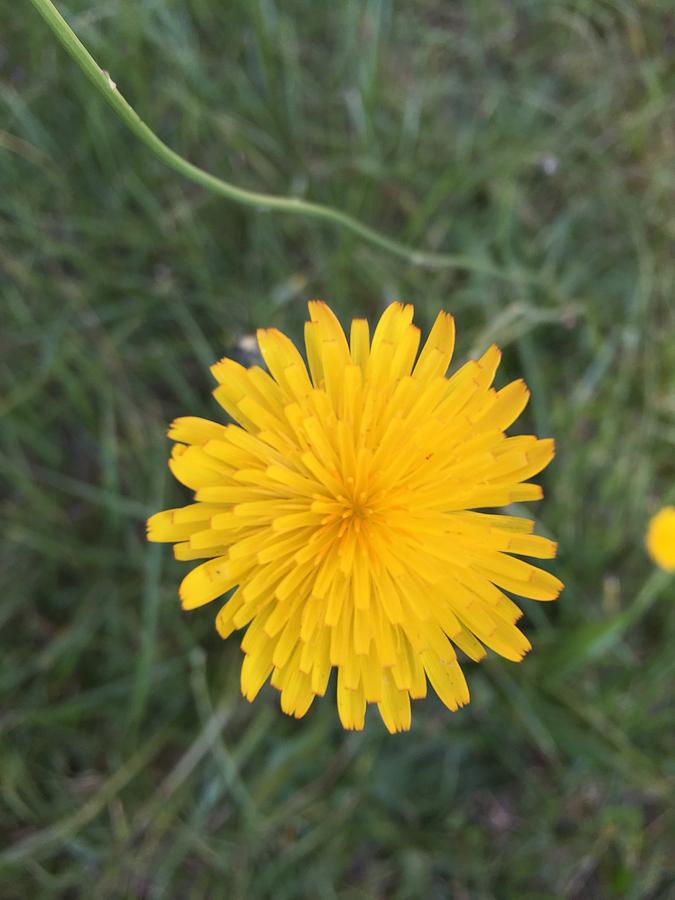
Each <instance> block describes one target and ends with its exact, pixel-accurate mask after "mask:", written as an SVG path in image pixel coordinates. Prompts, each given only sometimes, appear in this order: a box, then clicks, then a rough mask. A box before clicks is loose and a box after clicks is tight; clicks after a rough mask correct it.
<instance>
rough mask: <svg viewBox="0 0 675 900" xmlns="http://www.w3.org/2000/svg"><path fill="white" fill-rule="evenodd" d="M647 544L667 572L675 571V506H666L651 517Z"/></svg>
mask: <svg viewBox="0 0 675 900" xmlns="http://www.w3.org/2000/svg"><path fill="white" fill-rule="evenodd" d="M646 544H647V550H648V551H649V555H650V556H651V558H652V559H653V560H654V562H655V563H656V564H657V565H658V566H660V567H661V568H662V569H664V570H665V571H666V572H675V506H664V508H663V509H661V510H659V512H657V513H656V515H655V516H654V517H653V518H652V519H651V521H650V523H649V527H648V529H647V537H646Z"/></svg>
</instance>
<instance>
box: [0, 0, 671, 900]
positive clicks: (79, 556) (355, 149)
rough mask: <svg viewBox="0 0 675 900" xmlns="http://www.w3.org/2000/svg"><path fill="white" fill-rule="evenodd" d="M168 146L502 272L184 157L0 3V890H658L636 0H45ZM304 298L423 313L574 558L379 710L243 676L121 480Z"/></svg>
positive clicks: (656, 615) (665, 343)
mask: <svg viewBox="0 0 675 900" xmlns="http://www.w3.org/2000/svg"><path fill="white" fill-rule="evenodd" d="M61 9H62V10H63V11H64V12H65V13H66V14H67V15H68V17H69V19H70V21H71V23H72V24H73V25H74V26H75V28H76V30H77V31H78V33H79V34H80V36H81V37H82V39H83V40H84V41H85V42H86V43H87V44H88V46H89V47H90V49H91V50H92V52H93V53H94V55H95V57H96V58H97V60H98V61H99V62H100V63H101V65H102V66H104V67H105V68H107V69H108V70H109V71H110V73H111V76H112V78H113V79H114V80H115V81H116V82H117V84H118V86H119V87H120V89H121V90H123V92H124V93H125V94H126V96H127V97H128V98H129V99H130V101H131V102H132V103H133V104H134V105H135V106H136V107H137V109H138V111H139V112H140V114H141V115H142V116H143V117H144V118H145V119H146V120H147V121H148V123H149V124H150V125H151V126H152V127H154V128H155V129H156V130H157V131H158V132H159V133H160V134H161V135H162V137H163V138H164V139H166V140H167V142H168V143H169V144H170V145H172V146H173V147H175V148H176V149H177V150H179V152H181V153H183V154H184V155H185V156H187V157H188V158H190V159H191V160H193V161H195V162H197V163H198V164H200V165H201V166H203V167H204V168H206V169H209V170H212V171H214V172H217V173H218V174H221V175H222V176H224V177H226V178H229V179H230V180H232V181H234V182H236V183H238V184H241V185H243V186H248V187H251V188H254V189H260V190H268V191H275V192H279V193H291V194H296V195H299V196H306V197H308V198H311V199H315V200H319V201H322V202H325V203H329V204H334V205H336V206H338V207H340V208H342V209H345V210H347V211H349V212H351V213H352V214H354V215H357V216H360V217H362V218H363V219H364V221H367V222H368V223H370V224H372V225H374V226H376V227H379V228H381V229H383V230H385V231H386V232H387V233H389V234H391V235H393V236H396V237H399V238H401V239H404V240H406V241H410V242H413V243H415V244H417V245H419V246H420V247H424V248H425V249H429V250H442V251H451V252H457V253H462V254H466V255H468V256H470V257H471V258H472V259H474V260H476V261H477V262H481V261H483V262H485V263H489V264H490V265H493V266H497V267H498V268H500V269H501V270H502V271H503V272H504V273H505V274H506V275H509V273H510V274H522V273H526V274H530V275H533V276H536V283H535V284H528V285H527V286H524V285H523V284H522V283H518V282H514V281H509V280H508V279H507V280H503V279H496V278H493V277H489V276H486V275H480V274H477V273H475V272H473V273H466V272H457V271H424V270H420V269H415V268H411V267H408V266H403V265H401V264H400V263H398V262H397V261H396V260H393V259H391V258H389V257H386V256H384V255H383V254H381V253H378V252H375V251H373V250H371V249H369V248H367V247H365V246H363V245H361V244H360V243H359V242H358V241H356V240H354V239H353V238H350V237H348V236H345V235H342V234H337V233H335V232H334V231H331V230H330V229H328V228H325V227H320V226H316V225H312V226H310V225H308V224H307V223H306V222H302V221H299V220H294V219H292V218H289V217H287V216H285V217H274V216H271V215H266V214H262V213H261V214H257V215H256V214H255V213H252V212H251V211H249V210H246V211H244V210H241V209H238V208H237V207H234V206H232V205H228V204H226V203H224V202H223V201H220V200H217V199H214V198H212V197H209V196H208V195H206V194H205V193H204V192H202V191H201V190H199V189H197V188H195V187H194V186H192V185H190V184H186V183H185V182H181V181H180V180H179V179H178V178H177V177H176V176H174V175H173V174H172V173H171V172H169V171H167V170H166V169H164V168H163V167H162V166H161V165H160V164H159V163H158V162H156V161H155V160H154V159H153V158H151V157H150V155H149V154H148V152H147V151H146V150H145V149H144V148H142V147H141V146H139V145H138V144H137V143H136V142H135V140H134V139H133V138H132V137H131V136H130V135H129V134H128V133H127V132H126V131H125V130H124V128H123V126H122V125H121V124H120V123H119V122H118V121H117V120H116V119H115V118H114V116H113V115H112V113H111V112H110V110H109V109H108V108H107V107H106V106H105V104H104V103H103V102H102V101H101V100H100V99H99V98H98V97H97V96H95V95H94V93H93V92H92V90H91V88H90V86H89V84H88V83H87V82H86V81H85V80H84V79H83V78H82V77H81V76H80V74H79V73H78V72H77V71H76V70H75V69H74V67H73V65H72V63H71V62H70V61H69V60H68V59H67V58H66V57H65V54H64V53H63V51H62V50H61V48H60V47H58V46H56V45H55V43H54V41H53V39H52V38H51V37H50V35H49V34H48V33H47V31H46V29H45V27H44V25H43V23H42V22H41V21H40V20H39V19H38V17H37V15H35V14H34V12H33V10H31V9H29V8H28V6H26V5H23V6H20V7H17V6H16V5H15V4H12V3H10V0H0V17H1V19H2V21H3V23H4V27H3V30H2V36H1V37H0V109H1V110H2V114H1V116H0V279H1V282H0V284H1V289H2V310H3V311H2V321H3V327H2V331H1V333H0V384H1V389H0V412H1V414H2V429H1V432H0V442H1V443H0V447H1V453H0V473H1V476H2V481H3V484H4V485H5V487H4V489H3V492H2V498H3V499H2V500H1V501H0V503H1V506H0V510H1V513H2V519H3V533H4V540H3V541H2V544H1V545H0V590H1V596H2V601H1V602H0V620H1V621H2V625H3V630H2V638H1V640H2V657H1V658H2V664H1V665H0V692H1V695H0V696H1V698H2V714H1V717H0V728H1V732H0V772H2V777H1V779H0V793H1V797H2V802H1V804H0V831H1V832H2V834H3V835H4V837H3V839H2V841H0V845H1V846H2V847H3V849H1V850H0V895H1V896H2V897H3V898H5V897H7V898H24V897H26V896H33V897H70V896H73V897H75V896H77V897H79V896H83V897H84V896H86V897H90V896H96V897H123V896H124V897H127V896H129V897H144V898H145V897H147V898H158V897H171V898H173V897H180V898H188V897H219V896H228V897H230V896H231V897H242V898H244V897H246V898H248V897H267V896H274V897H275V898H286V897H288V898H295V897H326V898H331V897H337V896H340V897H362V896H373V897H396V898H417V897H427V896H428V897H446V896H453V897H457V898H460V900H461V898H469V897H470V898H503V897H517V898H549V897H601V898H604V897H622V898H623V897H628V898H666V897H669V896H672V895H673V893H675V864H674V861H673V855H672V847H673V845H674V843H675V817H674V814H673V809H672V796H673V787H674V784H675V763H674V760H675V728H674V726H675V705H674V701H673V690H672V685H673V676H674V675H675V663H674V662H673V659H674V658H675V609H674V607H673V603H672V601H673V599H674V596H675V587H674V585H673V581H672V579H668V578H667V577H665V576H663V575H661V574H660V573H655V572H653V570H652V568H651V566H650V564H649V563H648V561H647V559H646V558H645V554H644V551H643V546H642V536H643V531H644V527H645V523H646V520H647V517H648V516H649V515H650V513H651V512H652V511H653V510H654V509H655V508H656V507H657V506H658V505H660V504H661V503H663V502H667V501H669V500H670V502H672V501H673V500H675V477H674V476H675V452H674V446H675V340H674V338H673V334H675V300H674V297H675V291H674V288H675V284H674V281H675V266H674V265H673V254H672V248H673V237H674V236H675V219H674V217H673V208H674V206H673V199H674V194H675V192H674V187H675V169H674V167H673V159H674V158H675V117H674V115H673V112H674V103H673V96H674V94H673V89H674V88H675V74H674V69H673V62H672V60H673V55H672V34H673V29H674V28H675V17H674V16H673V12H672V8H671V6H670V4H668V3H659V2H653V3H648V2H629V0H614V2H609V0H607V2H604V0H603V2H593V3H591V2H589V0H561V2H556V3H538V2H535V0H513V2H509V3H502V2H500V0H481V2H478V3H475V4H469V3H466V4H454V3H453V4H450V3H441V2H440V0H418V2H417V3H414V4H393V3H390V2H385V0H370V2H361V3H357V2H355V0H354V2H348V0H345V2H343V3H337V4H331V5H328V4H327V5H325V6H324V5H323V4H317V3H313V2H311V0H289V2H287V3H285V4H280V3H277V2H272V0H250V2H243V0H238V2H231V3H220V2H217V0H181V2H178V0H139V2H136V3H134V4H130V3H123V2H120V0H117V2H112V3H108V4H105V5H103V4H97V5H91V4H85V3H83V2H81V0H72V2H71V3H70V4H69V5H68V7H63V6H62V7H61ZM312 296H320V297H323V298H324V299H326V300H328V301H330V302H331V303H332V304H333V305H334V306H335V307H336V308H337V310H338V311H339V313H340V314H341V315H342V317H343V320H345V321H346V320H348V318H349V317H350V316H351V315H354V314H360V315H362V314H367V315H370V316H371V317H374V316H376V315H377V314H378V312H379V311H380V310H381V309H382V307H383V306H384V304H385V303H386V302H387V301H388V300H390V299H393V298H402V299H405V300H407V301H409V302H413V303H414V304H415V305H416V308H417V317H418V319H419V320H420V322H421V323H422V324H423V325H425V326H426V325H428V324H429V323H430V321H431V320H432V317H433V316H434V314H435V312H436V311H437V310H438V309H439V308H440V307H442V306H443V307H445V308H447V309H450V310H451V311H452V312H453V313H454V314H455V315H456V318H457V323H458V331H459V356H460V357H461V358H464V357H467V356H469V355H471V354H473V353H476V352H479V351H480V350H481V349H484V348H485V346H486V345H487V344H488V343H489V342H490V341H491V340H497V341H498V342H499V343H500V345H501V346H502V347H504V349H505V365H504V369H505V371H504V372H503V373H502V375H501V377H502V379H503V380H506V379H507V377H510V376H519V375H521V374H522V375H524V376H525V378H526V380H527V381H528V383H529V384H530V386H531V387H532V388H533V402H532V404H531V408H530V410H529V413H528V416H527V417H526V419H527V420H528V421H526V423H525V424H527V425H528V426H530V427H534V428H536V430H537V431H538V432H540V433H542V434H544V433H545V434H552V435H554V436H555V437H556V439H557V441H558V447H559V453H558V458H557V460H556V462H555V463H554V465H553V467H552V468H551V471H550V472H549V473H548V474H547V476H546V479H545V482H546V485H545V486H546V489H547V498H546V500H545V501H544V503H543V504H542V505H541V507H540V509H539V510H538V515H539V516H540V527H541V528H542V529H543V530H545V531H547V532H551V533H553V534H555V535H556V536H557V537H558V538H559V539H560V558H559V560H558V562H557V563H556V570H557V571H558V572H559V573H560V574H561V577H563V579H564V580H565V581H566V583H567V584H568V588H567V590H566V591H565V593H564V594H563V597H562V599H561V602H560V603H559V604H557V605H556V606H555V608H551V607H550V606H546V607H545V608H543V607H540V606H537V605H536V604H534V603H529V604H528V603H527V602H525V604H524V605H525V610H526V617H525V622H526V630H527V631H528V633H529V635H530V637H531V638H532V641H533V644H534V648H535V649H534V651H533V652H532V654H530V657H529V658H527V659H526V661H525V662H524V663H523V664H522V665H521V666H518V667H514V666H513V665H511V664H509V663H507V662H506V661H503V660H499V659H491V660H489V661H488V663H487V664H483V665H481V666H479V667H477V666H473V665H470V664H467V670H468V677H469V681H470V685H471V689H472V704H471V706H470V707H469V708H468V709H466V710H463V711H462V712H461V713H459V714H457V715H451V714H449V713H447V712H446V711H445V710H444V709H443V708H442V707H441V706H440V704H438V703H437V702H435V701H434V700H428V701H425V702H423V703H418V704H416V707H415V710H414V722H413V729H412V731H411V733H410V734H407V735H403V736H400V737H398V738H396V739H392V738H389V737H388V736H387V735H386V734H385V733H384V731H383V728H382V727H381V725H380V724H379V722H378V721H377V717H376V715H374V714H371V715H370V716H369V722H368V726H367V730H366V732H365V733H364V734H361V735H356V734H345V733H343V732H341V731H340V729H339V726H338V724H337V717H336V714H335V710H334V707H333V706H332V704H331V702H330V701H326V702H323V703H317V704H315V707H314V708H313V709H312V710H311V712H310V714H309V715H308V717H307V718H306V719H305V720H303V721H302V722H299V723H297V722H295V721H292V720H288V719H286V718H285V717H283V716H282V715H281V714H280V713H279V712H278V709H277V696H276V694H275V692H274V691H272V690H271V689H269V690H266V692H264V695H263V696H262V697H261V698H260V699H259V700H258V701H257V702H256V704H255V705H254V706H252V707H250V706H249V705H248V704H247V703H245V701H242V700H241V698H240V697H239V689H238V667H239V656H240V651H239V650H238V647H237V641H236V639H232V640H231V641H229V642H227V643H225V644H223V643H222V642H221V641H220V640H219V639H218V637H217V635H216V634H215V632H214V630H213V625H212V618H213V616H212V611H211V610H210V609H207V610H204V611H201V612H197V613H195V614H193V615H191V616H187V615H185V614H183V613H181V612H180V611H179V608H178V603H177V597H176V589H177V584H178V579H179V577H180V573H181V571H182V570H183V567H181V566H180V565H179V564H177V563H175V562H173V561H172V560H171V559H170V556H169V553H168V551H167V550H166V549H165V548H164V549H163V548H161V547H158V546H156V545H155V546H148V545H146V544H145V542H144V538H143V520H144V518H145V516H146V515H147V514H148V513H149V512H152V511H154V510H156V509H158V508H160V507H162V506H163V505H172V504H178V503H180V502H183V501H184V500H185V496H186V495H185V493H184V492H182V491H181V490H180V489H179V487H178V486H176V485H174V484H173V483H172V481H171V479H170V478H169V477H167V473H166V465H165V458H166V454H167V445H166V441H165V439H164V430H165V427H166V424H167V423H168V422H169V421H170V420H171V419H172V418H173V417H174V416H176V415H179V414H184V413H191V414H201V415H207V416H210V415H215V414H217V413H216V407H215V404H214V403H213V402H212V400H211V399H210V396H209V392H210V389H211V385H210V380H209V376H208V372H207V370H206V366H207V364H208V363H210V362H212V361H213V360H215V359H216V358H218V357H220V356H222V355H224V354H225V353H226V352H235V353H243V351H242V350H241V349H239V347H238V342H239V340H240V338H241V337H242V336H243V335H247V334H250V333H251V332H252V331H253V330H254V329H255V327H257V326H258V325H277V326H280V327H282V328H284V330H286V331H288V332H289V333H291V334H292V335H293V336H295V337H296V338H297V337H299V335H300V327H301V322H302V321H303V318H304V315H305V307H304V302H305V300H306V299H308V298H310V297H312Z"/></svg>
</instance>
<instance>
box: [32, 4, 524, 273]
mask: <svg viewBox="0 0 675 900" xmlns="http://www.w3.org/2000/svg"><path fill="white" fill-rule="evenodd" d="M31 2H32V4H33V6H34V7H35V8H36V9H37V11H38V12H39V13H40V15H41V16H42V18H43V19H44V20H45V22H46V23H47V25H48V26H49V28H50V29H51V30H52V32H53V33H54V35H55V36H56V37H57V38H58V40H59V41H60V42H61V44H62V45H63V46H64V47H65V49H66V50H67V52H68V53H69V54H70V56H71V57H72V58H73V59H74V60H75V62H76V63H77V65H78V66H79V67H80V69H81V70H82V71H83V72H84V74H85V75H86V76H87V78H88V79H89V80H90V81H91V83H92V84H93V85H94V87H95V88H96V89H97V90H98V92H99V93H100V94H102V95H103V97H105V99H106V100H107V102H108V103H109V104H110V106H112V108H113V109H114V110H115V112H116V113H117V115H118V116H119V117H120V119H122V121H123V122H124V123H125V124H126V125H127V126H128V128H129V129H130V130H131V131H132V132H133V133H134V134H135V135H136V137H138V138H140V140H141V141H143V143H144V144H145V145H146V147H148V148H149V149H150V150H151V151H152V152H153V153H154V154H155V156H156V157H157V158H158V159H161V160H162V162H164V163H166V164H167V165H168V166H171V168H172V169H174V170H175V171H176V172H179V173H180V174H181V175H183V176H184V177H185V178H188V179H190V180H191V181H194V182H196V183H197V184H199V185H201V187H203V188H205V189H206V190H208V191H211V192H212V193H214V194H218V195H220V196H221V197H226V198H227V199H228V200H232V201H234V202H235V203H239V204H241V205H242V206H251V207H254V208H255V209H257V210H258V211H269V210H276V211H278V212H283V213H292V214H294V215H299V216H304V217H306V218H310V219H320V220H322V221H324V222H328V223H330V224H331V225H334V226H336V227H338V228H343V229H344V230H345V231H349V232H351V233H352V234H355V235H357V236H358V237H360V238H362V239H363V240H364V241H367V242H368V243H370V244H372V245H373V246H375V247H379V248H380V249H381V250H385V251H386V252H388V253H391V254H392V255H394V256H397V257H399V259H403V260H405V261H406V262H408V263H409V264H410V265H414V266H424V267H427V268H437V269H446V268H452V269H462V270H465V271H475V272H480V273H482V274H485V275H492V276H494V277H496V278H502V279H505V280H507V281H515V282H520V283H530V284H534V283H539V282H540V281H541V279H540V278H537V277H536V276H533V275H531V274H527V273H523V272H520V273H519V272H506V271H504V270H503V269H500V268H498V267H497V266H492V265H490V264H489V263H485V262H481V261H479V260H474V259H470V258H469V257H466V256H461V255H453V254H446V253H425V252H423V251H419V250H416V249H415V248H414V247H410V246H408V245H406V244H403V243H401V242H400V241H396V240H394V239H393V238H389V237H387V236H386V235H384V234H381V233H380V232H379V231H376V230H375V229H374V228H371V227H370V226H368V225H365V224H363V222H359V221H358V219H355V218H354V217H353V216H350V215H348V214H347V213H345V212H341V211H340V210H337V209H333V208H332V207H330V206H324V205H323V204H320V203H311V202H309V201H306V200H301V199H300V198H299V197H283V196H278V195H275V194H263V193H260V192H258V191H248V190H245V189H244V188H240V187H237V186H236V185H234V184H230V182H228V181H224V180H223V179H222V178H218V177H217V176H216V175H212V174H211V173H210V172H206V171H204V169H200V168H199V166H195V165H194V164H193V163H191V162H189V161H188V160H187V159H185V158H184V157H182V156H181V155H180V154H178V153H176V152H175V150H172V149H171V148H170V147H168V146H167V145H166V144H165V143H164V141H162V140H161V139H160V138H159V137H158V136H157V135H156V134H155V133H154V131H152V129H150V128H149V127H148V126H147V125H146V124H145V122H144V121H143V120H142V119H141V118H140V116H139V115H138V113H137V112H136V111H135V109H134V108H133V107H132V106H131V105H130V104H129V103H128V102H127V101H126V100H125V99H124V97H123V96H122V94H121V93H120V91H119V90H118V89H117V86H116V84H115V82H114V81H113V80H112V78H111V76H110V75H109V74H108V73H107V72H106V71H105V70H104V69H102V68H101V67H100V66H99V65H98V63H97V62H96V60H95V59H94V58H93V57H92V55H91V54H90V53H89V51H88V50H87V48H86V47H85V46H84V44H83V43H82V42H81V41H80V39H79V38H78V37H77V35H76V34H75V32H74V31H73V30H72V28H71V27H70V26H69V25H68V23H67V22H66V20H65V19H64V18H63V16H62V15H61V14H60V13H59V11H58V9H57V8H56V7H55V6H54V4H53V3H52V2H51V0H31Z"/></svg>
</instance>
